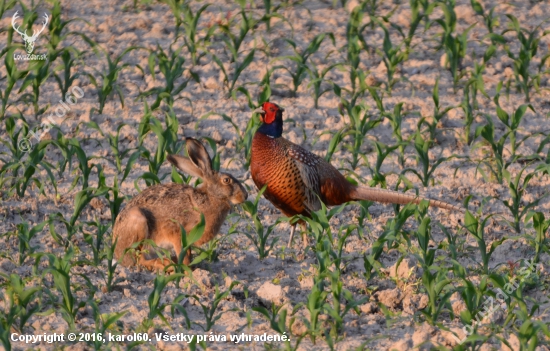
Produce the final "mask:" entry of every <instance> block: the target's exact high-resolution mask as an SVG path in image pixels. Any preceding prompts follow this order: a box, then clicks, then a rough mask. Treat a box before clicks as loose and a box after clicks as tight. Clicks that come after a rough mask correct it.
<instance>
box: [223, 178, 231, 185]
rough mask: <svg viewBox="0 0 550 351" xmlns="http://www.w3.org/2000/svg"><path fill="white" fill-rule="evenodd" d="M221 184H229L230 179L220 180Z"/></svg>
mask: <svg viewBox="0 0 550 351" xmlns="http://www.w3.org/2000/svg"><path fill="white" fill-rule="evenodd" d="M222 182H223V183H224V184H231V178H223V179H222Z"/></svg>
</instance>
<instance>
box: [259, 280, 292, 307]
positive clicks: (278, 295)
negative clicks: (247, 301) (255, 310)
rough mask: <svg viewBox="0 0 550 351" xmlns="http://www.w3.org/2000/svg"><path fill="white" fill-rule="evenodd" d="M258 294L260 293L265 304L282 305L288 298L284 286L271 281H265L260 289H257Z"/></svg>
mask: <svg viewBox="0 0 550 351" xmlns="http://www.w3.org/2000/svg"><path fill="white" fill-rule="evenodd" d="M256 295H258V297H259V298H260V301H261V302H262V304H263V305H264V306H271V304H272V303H274V304H276V305H281V304H283V303H284V302H285V300H286V296H285V293H284V291H283V288H282V287H281V286H280V285H275V284H273V283H271V282H265V283H264V284H263V285H262V286H261V287H260V288H259V289H258V291H256Z"/></svg>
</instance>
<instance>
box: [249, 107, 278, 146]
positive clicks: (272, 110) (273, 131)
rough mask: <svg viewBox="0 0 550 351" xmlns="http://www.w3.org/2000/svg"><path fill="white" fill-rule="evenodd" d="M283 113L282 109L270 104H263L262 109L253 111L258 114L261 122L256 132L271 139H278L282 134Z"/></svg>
mask: <svg viewBox="0 0 550 351" xmlns="http://www.w3.org/2000/svg"><path fill="white" fill-rule="evenodd" d="M283 111H284V109H283V108H281V107H279V106H278V105H277V104H274V103H272V102H264V103H263V104H262V107H260V108H258V109H256V110H254V112H256V113H259V114H260V121H261V122H262V125H261V126H260V128H258V132H260V133H263V134H265V135H267V136H270V137H272V138H278V137H280V136H281V135H282V134H283Z"/></svg>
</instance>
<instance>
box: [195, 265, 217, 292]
mask: <svg viewBox="0 0 550 351" xmlns="http://www.w3.org/2000/svg"><path fill="white" fill-rule="evenodd" d="M193 278H194V279H195V280H196V281H197V283H198V284H199V286H201V287H205V288H211V287H212V277H211V274H210V272H208V271H205V270H204V269H200V268H197V269H195V270H194V271H193Z"/></svg>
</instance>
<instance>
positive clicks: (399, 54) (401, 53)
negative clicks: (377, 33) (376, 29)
mask: <svg viewBox="0 0 550 351" xmlns="http://www.w3.org/2000/svg"><path fill="white" fill-rule="evenodd" d="M378 22H379V25H380V27H381V28H382V29H383V30H384V42H383V44H382V49H383V50H382V51H380V50H379V49H377V51H378V55H380V56H381V57H382V60H383V62H384V65H385V66H386V76H387V82H386V90H387V91H388V93H389V94H390V96H391V91H392V89H393V86H394V85H395V83H397V81H398V80H397V79H395V78H394V76H395V72H396V70H397V68H398V67H399V65H400V64H401V63H403V62H404V61H405V60H406V59H407V56H408V53H407V50H405V49H403V48H402V46H403V44H400V45H394V44H393V43H392V41H391V38H390V32H389V31H388V29H387V28H386V26H384V24H383V23H382V22H380V21H378Z"/></svg>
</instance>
